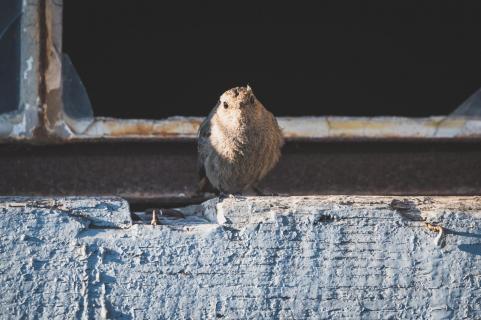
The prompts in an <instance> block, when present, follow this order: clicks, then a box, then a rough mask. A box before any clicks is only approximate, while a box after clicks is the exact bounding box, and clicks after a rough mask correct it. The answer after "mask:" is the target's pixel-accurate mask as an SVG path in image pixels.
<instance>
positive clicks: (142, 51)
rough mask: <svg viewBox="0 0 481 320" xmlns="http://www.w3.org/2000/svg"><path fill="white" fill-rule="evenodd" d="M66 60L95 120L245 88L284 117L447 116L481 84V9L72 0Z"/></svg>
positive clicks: (154, 112) (462, 4)
mask: <svg viewBox="0 0 481 320" xmlns="http://www.w3.org/2000/svg"><path fill="white" fill-rule="evenodd" d="M309 3H312V2H309ZM64 52H66V53H68V54H69V55H70V56H71V58H72V61H73V63H74V64H75V65H76V67H77V70H78V72H79V73H80V76H81V77H82V79H83V81H84V84H85V85H86V87H87V90H88V92H89V95H90V98H91V100H92V104H93V107H94V112H95V114H96V115H97V116H115V117H124V118H162V117H166V116H171V115H196V116H202V115H206V114H207V113H208V112H209V110H210V109H211V108H212V106H214V104H215V103H216V101H217V99H218V96H219V95H220V94H221V93H222V92H223V91H224V90H226V89H228V88H230V87H232V86H237V85H245V84H247V83H249V84H250V85H251V86H252V87H253V89H254V92H255V93H256V95H257V97H258V98H259V99H260V100H261V101H262V102H263V103H264V105H265V106H266V107H267V108H268V109H270V110H271V111H273V112H274V113H275V114H276V115H279V116H286V115H289V116H299V115H365V116H375V115H404V116H429V115H440V114H448V113H449V112H450V111H452V110H453V109H454V108H455V107H456V106H457V105H459V104H460V103H461V102H463V100H464V99H465V98H467V97H468V96H469V95H470V94H471V93H473V92H474V91H475V90H477V89H478V88H479V87H481V1H472V2H466V1H450V2H449V3H448V2H446V3H442V2H441V1H439V2H432V3H429V4H428V3H426V2H420V1H419V2H416V3H415V4H413V3H411V2H409V1H356V2H354V1H349V2H347V1H324V2H322V3H321V4H318V5H313V4H305V3H303V2H296V1H290V2H287V3H285V4H281V3H275V2H272V3H269V2H261V1H257V2H248V1H195V2H194V1H192V2H183V1H170V2H167V1H151V0H149V1H147V0H143V1H141V0H136V1H131V0H128V1H127V0H102V1H98V0H82V1H78V0H66V1H64Z"/></svg>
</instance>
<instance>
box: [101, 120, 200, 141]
mask: <svg viewBox="0 0 481 320" xmlns="http://www.w3.org/2000/svg"><path fill="white" fill-rule="evenodd" d="M201 121H202V120H201V119H197V118H182V119H176V120H169V119H168V120H163V121H148V120H115V119H112V120H103V121H102V123H101V124H99V125H100V126H101V127H102V129H103V131H104V134H105V136H108V137H125V136H141V137H149V136H155V137H176V136H196V135H197V130H198V128H199V125H200V123H201Z"/></svg>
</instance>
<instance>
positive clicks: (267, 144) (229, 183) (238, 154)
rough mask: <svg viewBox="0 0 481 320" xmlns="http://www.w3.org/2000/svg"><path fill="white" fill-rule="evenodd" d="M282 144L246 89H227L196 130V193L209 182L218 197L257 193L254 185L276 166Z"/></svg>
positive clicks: (274, 125) (271, 121) (278, 132)
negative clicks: (247, 192)
mask: <svg viewBox="0 0 481 320" xmlns="http://www.w3.org/2000/svg"><path fill="white" fill-rule="evenodd" d="M283 144H284V140H283V138H282V132H281V130H280V128H279V125H278V124H277V121H276V118H275V117H274V116H273V115H272V113H270V112H269V111H267V110H266V108H264V106H263V105H262V103H260V101H259V100H257V98H256V97H255V96H254V93H253V92H252V89H251V88H250V87H249V86H247V87H236V88H232V89H230V90H227V91H226V92H224V93H223V94H222V95H221V97H220V99H219V102H218V103H217V105H216V106H215V107H214V109H212V111H211V112H210V114H209V115H208V116H207V118H206V119H205V120H204V121H203V122H202V124H201V125H200V128H199V138H198V152H199V158H198V165H199V175H200V183H199V190H200V191H206V190H207V189H208V186H209V183H210V185H211V186H212V187H214V188H215V189H216V190H217V191H219V192H220V193H221V194H236V193H242V192H243V191H245V190H246V189H248V188H252V189H253V190H254V191H256V192H257V193H261V192H260V191H259V189H258V188H257V184H258V183H259V181H260V180H261V179H262V178H264V176H265V175H266V174H267V173H268V172H269V171H270V170H271V169H272V168H273V167H274V166H275V165H276V163H277V161H278V160H279V157H280V156H281V147H282V145H283Z"/></svg>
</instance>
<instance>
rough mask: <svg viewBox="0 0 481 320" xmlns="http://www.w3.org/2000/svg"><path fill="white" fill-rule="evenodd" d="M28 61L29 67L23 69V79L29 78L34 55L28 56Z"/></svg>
mask: <svg viewBox="0 0 481 320" xmlns="http://www.w3.org/2000/svg"><path fill="white" fill-rule="evenodd" d="M26 63H27V68H26V69H25V70H24V71H23V80H27V79H28V74H29V73H30V71H32V69H33V57H30V58H28V59H27V61H26Z"/></svg>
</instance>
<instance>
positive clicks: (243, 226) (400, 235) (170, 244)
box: [0, 196, 481, 319]
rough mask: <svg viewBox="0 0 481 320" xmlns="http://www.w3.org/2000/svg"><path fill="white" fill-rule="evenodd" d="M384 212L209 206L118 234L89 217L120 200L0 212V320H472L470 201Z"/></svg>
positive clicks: (309, 203) (364, 200) (473, 203)
mask: <svg viewBox="0 0 481 320" xmlns="http://www.w3.org/2000/svg"><path fill="white" fill-rule="evenodd" d="M391 200H392V198H390V197H344V196H331V197H329V196H324V197H261V198H257V197H238V198H236V199H230V198H227V199H224V200H223V201H221V202H219V201H217V200H216V199H214V200H210V201H208V202H206V203H204V204H203V205H197V206H191V207H188V208H182V209H179V210H181V211H182V212H183V213H184V215H185V216H186V217H185V218H184V219H178V218H169V217H161V218H160V219H159V222H160V223H161V224H160V225H157V226H151V225H149V224H142V223H135V224H133V225H132V226H131V227H130V228H127V229H125V228H123V229H122V228H117V227H114V225H115V222H114V220H115V219H116V213H115V211H111V214H109V215H106V216H102V219H105V218H107V219H113V220H112V221H111V226H110V227H108V228H102V227H99V226H94V225H93V224H92V223H93V222H92V221H94V220H95V214H92V213H88V212H90V211H91V210H94V211H95V210H98V208H99V207H102V203H105V202H108V203H111V204H112V203H117V204H120V203H121V202H122V201H120V200H119V199H112V200H108V199H105V198H102V199H94V198H92V199H86V200H82V199H77V200H72V199H70V200H68V201H67V203H68V205H63V200H61V199H55V200H52V199H44V200H43V201H40V199H35V201H31V200H29V199H25V198H23V199H17V200H15V199H12V198H10V199H1V201H0V203H1V204H2V205H0V219H1V221H0V240H1V242H0V283H2V287H1V289H0V290H1V294H0V318H8V319H34V318H35V319H36V318H44V319H51V318H59V319H66V318H68V319H72V318H76V319H97V318H113V319H159V318H166V319H212V318H216V317H219V318H220V317H223V318H225V319H241V318H242V319H246V318H250V319H253V318H266V319H320V318H322V319H328V318H330V319H333V318H336V319H338V318H351V319H360V318H362V319H371V318H376V319H390V318H393V319H394V318H403V319H406V318H409V319H448V318H449V319H452V318H466V319H478V318H481V299H480V298H479V297H480V293H481V281H480V279H481V274H480V271H479V270H481V258H480V257H481V198H480V197H434V198H416V197H414V198H409V201H410V202H408V204H409V205H407V206H400V207H397V206H392V205H390V204H391ZM75 201H80V202H79V203H78V204H79V206H78V207H76V205H75ZM82 201H84V202H82ZM35 203H36V204H37V205H35ZM87 203H90V204H89V205H88V206H86V205H85V204H87ZM11 204H14V205H13V206H12V205H11ZM67 207H68V208H69V209H68V210H66V208H67ZM120 207H123V205H120ZM111 208H113V207H111ZM72 210H78V212H83V213H84V214H82V215H80V214H72V213H71V212H72ZM94 211H92V212H94ZM97 212H99V211H97ZM220 215H221V216H222V217H223V218H222V219H221V218H219V216H220ZM206 216H208V217H209V218H208V219H207V218H206ZM221 221H222V223H220V222H221ZM429 225H431V226H442V228H443V230H445V235H444V236H443V237H444V243H443V245H437V244H436V243H435V242H436V239H437V238H439V237H440V235H439V233H436V232H433V231H432V230H431V229H430V228H429V227H428V226H429Z"/></svg>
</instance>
